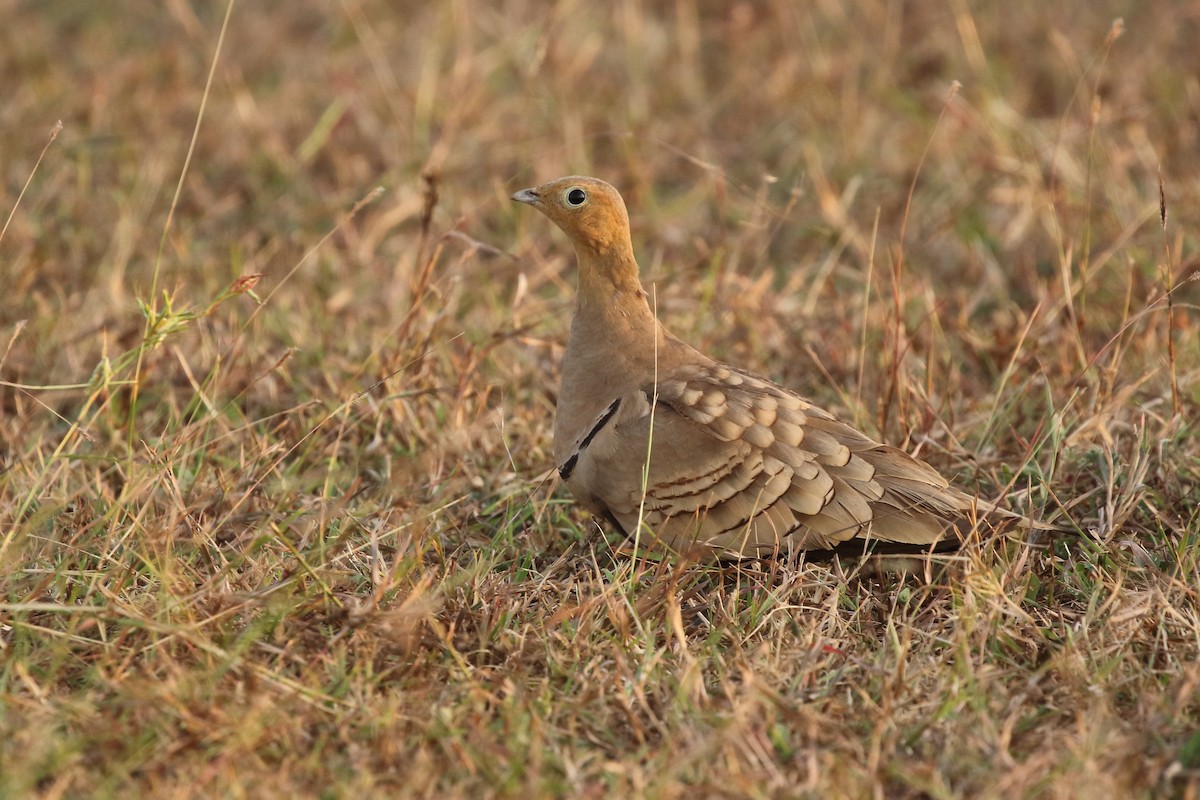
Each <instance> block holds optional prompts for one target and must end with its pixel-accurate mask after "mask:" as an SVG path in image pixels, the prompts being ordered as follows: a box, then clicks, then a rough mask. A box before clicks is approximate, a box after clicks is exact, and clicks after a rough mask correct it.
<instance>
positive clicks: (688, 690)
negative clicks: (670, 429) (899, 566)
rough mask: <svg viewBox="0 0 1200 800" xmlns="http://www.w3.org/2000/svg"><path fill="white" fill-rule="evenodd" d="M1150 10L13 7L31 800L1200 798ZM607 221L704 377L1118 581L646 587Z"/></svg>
mask: <svg viewBox="0 0 1200 800" xmlns="http://www.w3.org/2000/svg"><path fill="white" fill-rule="evenodd" d="M1107 5H1108V4H1105V3H1098V4H1089V5H1086V6H1078V5H1076V6H1071V7H1070V8H1069V9H1068V8H1067V7H1063V8H1061V9H1057V8H1055V7H1046V8H1041V7H1035V6H1028V7H1012V8H1010V7H1007V6H1003V5H997V6H995V7H994V8H992V7H988V8H986V9H985V8H978V9H971V8H968V4H966V3H961V2H952V3H949V4H944V5H943V4H938V3H933V2H916V3H907V4H895V3H893V4H886V3H866V4H861V5H859V6H857V7H854V8H847V7H843V6H842V5H840V4H834V3H816V4H793V3H784V2H778V3H766V4H751V3H743V4H736V5H733V6H730V7H724V6H720V5H716V6H711V7H710V5H709V4H702V3H692V2H687V0H680V2H676V3H661V2H660V3H655V2H648V3H639V2H624V3H621V4H619V5H617V6H614V7H612V8H608V7H605V6H603V5H602V4H584V3H577V2H567V3H562V4H556V5H545V4H539V3H527V2H512V3H505V4H504V5H503V8H502V9H501V8H499V7H493V6H492V5H491V4H486V3H476V2H470V1H469V0H462V1H460V2H449V3H424V4H422V3H400V4H397V3H382V2H373V0H343V2H340V3H336V4H330V3H293V4H289V5H288V6H287V7H286V9H284V7H282V6H275V7H272V6H264V5H261V4H257V5H256V4H251V3H245V2H242V3H231V4H229V5H228V6H226V5H224V4H214V5H211V6H206V5H204V4H188V3H185V2H172V3H166V4H163V6H162V7H158V6H156V5H154V4H148V5H145V6H144V7H142V6H129V7H128V8H123V9H122V10H121V11H120V12H119V13H118V12H117V11H116V10H115V6H114V7H110V6H108V5H105V4H84V3H74V4H72V3H65V4H64V3H59V4H40V3H32V2H17V3H10V4H8V9H7V11H5V13H4V16H5V18H6V24H5V25H4V26H3V28H2V32H0V76H2V77H3V85H4V86H5V87H6V92H5V102H4V103H3V104H0V216H3V217H5V218H7V221H6V222H5V223H4V232H3V234H0V280H3V282H4V284H5V287H6V298H5V301H4V302H3V303H2V304H0V381H3V383H2V384H0V588H2V596H0V700H2V702H0V765H2V767H0V794H3V795H6V796H14V797H16V796H42V797H63V796H79V795H85V794H92V795H99V796H108V795H120V796H131V795H144V796H167V797H175V796H179V797H186V796H200V797H208V796H292V795H297V794H322V795H326V796H355V795H358V796H364V795H365V796H397V795H400V796H436V797H455V796H481V795H499V796H513V795H522V796H551V795H571V796H583V797H598V796H652V797H680V796H731V797H747V796H749V797H767V796H794V795H799V796H812V797H839V796H847V797H864V796H877V797H889V798H890V797H957V796H973V797H979V796H982V797H988V796H995V797H1072V796H1094V797H1117V796H1122V797H1125V796H1130V797H1136V796H1150V795H1155V796H1181V797H1193V796H1195V795H1196V792H1197V789H1198V788H1200V667H1198V666H1197V663H1198V661H1200V658H1198V657H1200V611H1198V604H1197V596H1196V595H1197V586H1198V585H1200V547H1198V543H1200V512H1198V511H1197V506H1198V505H1200V488H1198V485H1200V439H1198V437H1197V436H1196V431H1195V419H1196V411H1197V405H1198V404H1200V336H1198V335H1197V329H1198V320H1200V318H1198V316H1197V302H1198V299H1200V286H1198V284H1197V283H1196V281H1195V277H1196V275H1197V263H1198V262H1197V260H1196V258H1197V255H1196V254H1197V244H1198V243H1197V236H1196V231H1197V230H1198V226H1197V223H1198V221H1200V220H1198V214H1200V212H1198V209H1200V156H1198V153H1200V150H1198V149H1197V145H1198V142H1200V82H1197V78H1196V75H1200V50H1197V48H1195V46H1194V44H1193V42H1194V41H1195V39H1196V37H1194V36H1190V35H1189V33H1188V32H1189V31H1192V32H1194V29H1195V27H1196V25H1197V19H1196V15H1195V13H1194V11H1192V10H1190V9H1189V8H1188V7H1186V6H1185V4H1170V3H1159V4H1150V5H1149V6H1143V7H1139V8H1138V10H1137V14H1138V15H1137V16H1136V17H1127V18H1126V19H1125V20H1124V23H1123V26H1121V25H1120V24H1114V23H1113V19H1114V18H1115V17H1116V16H1118V15H1119V14H1121V13H1126V14H1128V13H1130V11H1129V9H1124V10H1121V9H1118V8H1116V7H1115V6H1114V7H1113V8H1111V9H1110V8H1107ZM226 11H228V12H229V13H228V16H226ZM954 81H959V82H960V83H961V88H960V89H958V90H957V91H952V85H953V82H954ZM201 112H203V113H201ZM56 120H61V121H62V129H61V132H56V138H53V139H52V136H51V135H50V131H51V127H52V126H54V124H55V122H56ZM39 159H40V160H39ZM572 172H583V173H591V174H596V175H598V176H601V177H603V178H605V179H607V180H609V181H610V182H612V183H614V184H615V185H617V186H619V187H620V188H621V190H622V192H623V193H625V195H626V197H627V199H628V200H629V202H630V206H631V209H632V210H633V212H634V213H633V224H634V229H635V230H634V237H635V243H636V245H637V247H638V252H639V258H640V260H641V262H642V264H643V267H644V269H645V270H646V275H645V276H644V277H645V280H646V282H647V284H648V285H649V284H653V285H654V287H655V292H656V297H657V302H658V308H659V312H660V314H661V315H662V316H663V317H664V318H665V319H666V320H667V321H668V324H669V325H670V326H671V327H672V329H673V330H675V331H676V332H677V333H679V334H680V335H681V336H683V337H684V338H686V339H688V340H689V341H692V342H695V343H696V344H697V345H700V346H702V347H703V348H704V349H706V350H707V351H708V352H711V353H713V354H714V355H717V356H719V357H725V358H728V359H730V360H736V361H738V362H739V363H742V364H745V365H747V366H749V367H753V368H756V369H758V370H759V371H761V372H764V373H766V374H769V375H771V376H772V377H773V378H776V379H778V380H780V381H783V382H785V383H787V384H788V385H790V386H793V387H796V388H797V389H799V390H801V391H802V392H812V391H814V389H815V387H820V386H829V385H833V386H839V387H842V391H841V392H840V393H838V394H829V395H828V396H815V397H814V399H816V400H818V401H819V402H821V403H823V404H827V405H830V406H834V407H837V408H839V409H841V410H842V412H843V413H844V414H846V415H847V416H848V417H849V418H851V419H853V420H854V421H855V422H856V424H859V425H861V426H863V427H864V428H866V429H867V430H871V431H873V432H875V433H878V434H880V435H882V436H884V437H885V438H887V439H888V440H889V441H893V442H896V443H898V444H903V445H904V446H905V447H907V448H908V449H910V450H914V451H919V452H921V453H922V454H923V455H924V456H926V457H927V458H929V459H930V460H931V461H933V462H934V463H936V464H938V465H939V466H940V467H942V468H943V469H946V470H949V471H950V472H953V473H954V474H956V475H957V476H959V480H960V481H961V483H962V484H963V485H965V486H969V487H972V488H975V489H977V490H978V491H980V492H981V494H983V495H984V496H985V497H989V498H998V497H1002V496H1003V497H1007V498H1008V499H1007V502H1008V503H1009V504H1010V505H1013V506H1015V507H1018V508H1023V507H1024V508H1037V509H1042V510H1045V511H1047V512H1051V513H1055V514H1060V515H1061V516H1062V517H1063V518H1064V519H1069V520H1070V521H1071V523H1072V524H1073V525H1075V526H1076V527H1077V529H1078V531H1079V535H1078V536H1076V537H1068V538H1065V539H1060V540H1057V541H1054V542H1046V541H1038V542H1032V543H1031V542H1020V541H998V542H984V543H976V544H973V545H971V546H969V547H968V548H966V549H965V550H964V551H963V552H962V553H960V554H957V555H955V556H953V557H948V558H944V559H940V560H939V561H938V562H937V563H936V564H919V565H917V567H916V569H915V570H913V571H910V572H900V573H897V572H883V573H882V574H880V573H879V572H878V571H877V570H875V569H874V567H873V566H872V565H871V564H858V563H853V562H846V561H844V562H836V561H835V562H830V563H807V564H800V565H772V564H757V563H756V564H746V565H742V566H740V567H725V568H713V567H700V566H696V565H693V564H675V565H672V564H656V563H647V562H645V561H641V560H631V559H630V558H628V557H626V556H624V555H623V554H622V553H621V552H620V546H621V543H620V542H619V541H615V540H612V539H611V538H606V536H605V535H604V534H603V533H602V532H601V531H599V530H597V528H596V526H595V525H594V523H593V522H592V521H590V520H588V519H587V518H586V517H585V516H583V515H582V514H580V513H578V512H577V511H575V510H574V509H573V508H572V506H571V504H570V503H569V502H568V501H567V500H566V498H565V496H564V495H563V494H562V493H561V491H555V487H554V485H553V483H552V482H551V481H550V480H549V479H548V478H546V475H547V473H548V471H549V470H550V468H551V466H552V463H551V457H550V454H549V443H550V419H551V414H552V410H553V405H554V389H553V387H554V386H555V382H556V378H557V375H556V365H557V363H558V359H559V358H560V356H561V343H562V341H563V340H564V336H565V325H566V320H567V318H568V316H569V308H570V302H571V297H572V291H573V274H572V269H571V266H570V261H571V259H570V253H569V252H568V250H567V248H566V247H565V246H564V245H563V243H562V241H561V240H560V239H559V238H558V237H556V236H555V235H554V233H553V232H552V231H551V230H550V229H549V227H548V226H546V225H542V224H538V222H537V221H535V220H533V219H531V215H521V214H519V213H518V210H517V209H515V208H513V207H511V204H510V203H509V202H508V201H507V199H506V197H507V193H508V192H509V191H511V190H512V189H515V188H519V187H521V186H525V185H530V184H532V183H535V182H538V181H540V180H544V179H548V178H552V177H556V176H558V175H562V174H568V173H572ZM377 187H381V189H382V191H378V190H377ZM1160 197H1161V203H1160ZM10 212H11V215H10ZM818 378H819V379H818Z"/></svg>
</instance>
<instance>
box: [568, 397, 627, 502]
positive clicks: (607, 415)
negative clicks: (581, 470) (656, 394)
mask: <svg viewBox="0 0 1200 800" xmlns="http://www.w3.org/2000/svg"><path fill="white" fill-rule="evenodd" d="M620 408H621V398H619V397H618V398H617V399H616V400H613V401H612V405H610V406H609V407H608V410H607V411H605V412H604V416H602V417H600V421H599V422H597V423H596V425H595V426H594V427H593V428H592V429H591V430H590V431H588V435H587V436H585V437H583V441H582V442H580V443H579V450H577V451H576V452H575V454H574V455H572V456H571V457H570V458H568V459H567V460H566V461H564V462H563V463H562V466H560V467H559V468H558V476H559V477H560V478H562V479H563V480H564V481H565V480H567V479H568V478H570V477H571V473H572V472H574V471H575V465H576V464H578V463H579V454H580V453H582V452H583V450H584V448H585V447H587V446H588V445H589V444H591V443H592V439H595V438H596V434H597V433H599V432H600V431H601V430H602V429H603V428H604V426H605V425H607V424H608V422H609V420H611V419H612V418H613V416H614V415H615V414H616V413H617V411H618V410H619V409H620Z"/></svg>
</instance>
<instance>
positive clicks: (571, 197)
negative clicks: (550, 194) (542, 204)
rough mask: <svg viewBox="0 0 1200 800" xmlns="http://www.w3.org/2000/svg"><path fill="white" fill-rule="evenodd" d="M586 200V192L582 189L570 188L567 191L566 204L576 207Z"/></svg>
mask: <svg viewBox="0 0 1200 800" xmlns="http://www.w3.org/2000/svg"><path fill="white" fill-rule="evenodd" d="M586 202H587V192H585V191H584V190H583V189H572V190H571V191H569V192H567V205H570V206H574V207H575V208H578V207H579V206H581V205H583V204H584V203H586Z"/></svg>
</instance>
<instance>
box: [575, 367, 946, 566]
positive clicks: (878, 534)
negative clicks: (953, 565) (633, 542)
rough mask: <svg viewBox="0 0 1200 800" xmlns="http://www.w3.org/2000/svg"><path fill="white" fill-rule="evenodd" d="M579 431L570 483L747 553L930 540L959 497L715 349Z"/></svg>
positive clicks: (661, 532) (607, 505)
mask: <svg viewBox="0 0 1200 800" xmlns="http://www.w3.org/2000/svg"><path fill="white" fill-rule="evenodd" d="M652 420H653V423H651V421H652ZM580 444H581V446H580V447H579V448H578V449H577V450H576V452H575V453H574V454H572V456H571V457H570V458H568V459H567V461H566V462H564V464H563V466H562V470H561V471H562V472H563V474H564V478H565V479H566V480H567V481H568V483H569V485H570V486H571V489H572V491H573V492H575V493H576V495H577V496H579V497H580V498H581V499H584V502H585V503H586V504H587V505H589V507H592V508H593V510H600V511H602V512H604V513H607V514H608V515H609V516H611V517H612V518H614V519H615V520H616V521H617V522H618V523H620V524H621V526H622V528H624V529H625V530H626V531H627V532H631V531H632V530H633V529H634V528H635V527H636V526H637V524H638V521H639V520H640V521H641V522H643V523H644V524H646V525H648V526H649V529H650V531H652V532H653V534H654V535H655V536H656V537H658V538H659V539H662V540H665V541H666V542H667V543H668V544H669V545H671V546H673V547H675V548H676V549H687V548H688V547H689V546H690V545H692V544H693V543H695V544H700V545H703V546H706V547H710V548H716V549H719V550H723V551H726V552H730V553H736V554H739V555H752V554H753V553H755V552H763V551H767V550H772V549H775V548H778V547H782V546H791V547H795V548H800V549H812V548H816V549H828V548H832V547H834V546H836V545H837V544H839V543H842V542H845V541H847V540H849V539H852V538H854V537H856V536H869V537H872V538H875V539H880V540H883V541H888V542H900V543H906V544H930V543H933V542H936V541H939V540H940V539H942V538H943V536H944V535H945V533H946V530H947V529H948V528H949V527H950V526H951V523H952V522H953V521H954V519H955V518H956V517H958V516H960V515H961V514H962V512H963V510H964V507H965V505H966V504H965V502H964V498H966V496H965V495H962V494H961V493H960V492H957V491H956V490H953V489H950V488H949V486H948V485H947V483H946V481H945V479H943V478H942V477H941V475H939V474H938V473H937V472H936V471H935V470H933V469H932V468H931V467H928V466H926V465H925V464H923V463H921V462H919V461H917V460H915V459H913V458H912V457H910V456H908V455H907V454H906V453H904V452H903V451H901V450H898V449H896V448H892V447H888V446H886V445H882V444H880V443H878V442H876V441H874V440H873V439H871V438H869V437H867V436H865V435H864V434H862V433H859V432H858V431H856V430H854V429H853V428H851V427H850V426H848V425H845V424H844V423H841V422H839V421H837V420H836V419H835V418H834V417H833V416H832V415H830V414H829V413H828V412H826V411H824V410H822V409H820V408H819V407H817V406H814V405H812V404H811V403H809V402H808V401H806V400H804V399H803V398H801V397H799V396H798V395H795V394H793V393H791V392H789V391H787V390H786V389H783V388H782V387H780V386H777V385H776V384H773V383H771V382H770V381H766V380H763V379H761V378H757V377H754V376H752V375H749V374H746V373H743V372H740V371H738V370H735V369H732V368H729V367H726V366H723V365H719V364H713V363H709V364H697V365H686V366H681V367H677V368H675V369H673V370H672V371H671V372H670V373H668V374H666V375H664V376H662V377H661V379H660V380H659V382H658V383H657V384H654V383H653V382H652V383H650V384H649V385H647V386H645V387H644V388H642V389H640V390H637V391H634V392H630V393H627V394H626V395H624V396H622V397H619V398H615V399H614V400H613V402H612V403H611V404H610V405H609V406H607V407H606V409H605V411H604V413H603V414H601V415H600V417H599V418H598V419H597V420H596V424H595V425H594V426H593V428H592V429H590V430H589V431H588V433H587V435H585V436H584V437H582V439H581V442H580Z"/></svg>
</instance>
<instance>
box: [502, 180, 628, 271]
mask: <svg viewBox="0 0 1200 800" xmlns="http://www.w3.org/2000/svg"><path fill="white" fill-rule="evenodd" d="M512 199H513V200H516V201H517V202H519V203H528V204H529V205H531V206H533V207H534V208H536V209H537V210H538V211H541V212H542V213H543V214H545V215H546V216H547V217H549V218H550V219H551V220H553V222H554V224H556V225H557V226H558V227H560V228H562V230H563V233H565V234H567V236H569V237H571V241H572V242H573V243H574V244H575V247H576V249H577V250H579V251H584V252H586V251H591V254H592V255H595V256H599V257H601V258H604V257H612V256H614V255H617V256H625V255H627V254H628V255H630V256H632V254H633V245H632V244H631V242H630V240H629V212H627V211H626V210H625V201H624V200H622V199H621V195H620V194H619V193H618V192H617V190H616V189H614V188H613V187H612V186H610V185H608V184H607V183H605V182H604V181H602V180H597V179H596V178H585V177H583V176H579V175H571V176H569V177H566V178H559V179H558V180H554V181H550V182H549V183H543V184H542V185H541V186H535V187H533V188H532V189H522V190H521V191H519V192H517V193H516V194H514V195H513V196H512ZM581 254H582V253H581Z"/></svg>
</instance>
